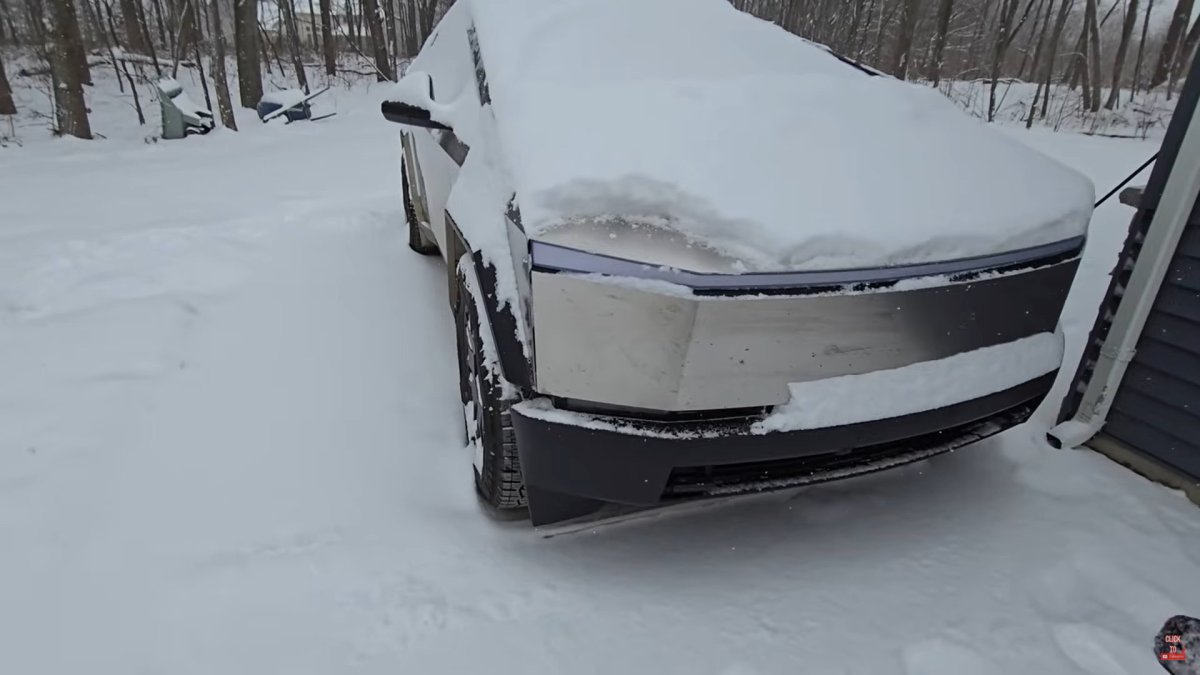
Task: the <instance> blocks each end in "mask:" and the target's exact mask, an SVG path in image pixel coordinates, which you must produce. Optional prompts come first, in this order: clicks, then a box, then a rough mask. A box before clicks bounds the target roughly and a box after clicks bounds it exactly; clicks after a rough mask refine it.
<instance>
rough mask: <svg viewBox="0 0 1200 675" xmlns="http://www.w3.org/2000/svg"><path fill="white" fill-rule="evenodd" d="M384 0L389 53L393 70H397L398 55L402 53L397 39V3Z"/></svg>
mask: <svg viewBox="0 0 1200 675" xmlns="http://www.w3.org/2000/svg"><path fill="white" fill-rule="evenodd" d="M382 1H383V25H384V28H385V29H386V33H387V44H388V55H389V58H390V59H391V60H390V63H391V64H392V72H393V73H394V72H396V55H397V54H399V53H400V50H399V46H400V45H399V43H398V42H397V40H396V5H395V2H394V0H382Z"/></svg>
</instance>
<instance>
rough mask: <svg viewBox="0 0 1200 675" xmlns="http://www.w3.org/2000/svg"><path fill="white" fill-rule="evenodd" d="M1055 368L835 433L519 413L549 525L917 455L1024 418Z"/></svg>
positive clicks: (741, 423) (829, 475)
mask: <svg viewBox="0 0 1200 675" xmlns="http://www.w3.org/2000/svg"><path fill="white" fill-rule="evenodd" d="M1055 375H1056V373H1050V374H1048V375H1045V376H1043V377H1040V378H1038V379H1036V380H1031V381H1029V382H1026V383H1025V384H1022V385H1019V386H1017V387H1013V388H1012V389H1006V390H1004V391H1000V392H997V393H994V394H991V395H988V396H984V397H982V398H978V399H974V400H971V401H966V402H963V403H959V404H956V405H952V406H947V407H945V408H938V409H936V410H930V411H927V412H921V413H915V414H912V415H905V416H903V417H894V418H889V419H883V420H876V421H871V422H862V423H859V424H849V425H845V426H839V427H829V428H824V429H811V430H803V431H788V432H775V433H767V434H752V433H750V427H751V425H752V424H753V422H754V421H755V420H753V419H742V420H736V421H725V422H720V423H713V422H707V423H704V422H648V421H636V422H634V421H630V420H622V419H619V418H598V419H599V420H600V421H602V422H605V424H602V425H596V426H603V427H605V428H593V426H581V425H576V424H569V423H564V422H561V421H550V420H546V419H540V418H539V417H534V416H529V415H527V414H522V412H521V410H520V409H519V408H516V409H514V410H513V411H512V421H513V427H514V430H515V431H516V435H517V448H518V452H519V453H520V459H521V469H522V473H523V474H524V478H525V489H526V494H527V495H528V498H529V512H530V517H531V519H532V521H533V524H534V525H546V524H550V523H556V522H561V521H564V520H569V519H572V518H578V517H581V516H585V515H588V514H590V513H593V512H595V511H596V510H598V509H600V508H601V507H603V506H604V504H605V503H618V504H627V505H633V506H652V505H655V504H660V503H665V502H672V501H676V500H680V499H686V498H695V497H710V496H718V495H728V494H736V493H743V492H754V491H764V490H774V489H783V488H788V487H795V486H798V485H805V484H808V483H816V482H822V481H828V480H835V479H838V478H848V477H850V476H855V475H859V474H863V473H869V472H872V471H879V470H882V469H886V468H889V467H893V466H899V465H901V464H905V463H908V462H913V461H917V460H920V459H924V458H926V457H930V456H933V455H936V454H939V453H942V452H946V451H949V450H953V449H955V448H958V447H961V446H963V445H966V444H968V443H973V442H975V441H978V440H980V439H983V438H987V437H988V436H991V435H993V434H996V433H999V432H1001V431H1003V430H1005V429H1007V428H1009V427H1012V426H1015V425H1017V424H1021V423H1022V422H1024V421H1025V420H1027V419H1029V416H1030V415H1031V414H1032V413H1033V411H1034V410H1035V409H1036V408H1037V406H1038V405H1039V404H1040V403H1041V401H1042V399H1043V398H1044V397H1045V395H1046V393H1047V392H1049V391H1050V387H1051V386H1052V385H1053V384H1054V378H1055Z"/></svg>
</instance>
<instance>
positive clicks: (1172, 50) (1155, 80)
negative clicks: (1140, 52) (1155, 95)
mask: <svg viewBox="0 0 1200 675" xmlns="http://www.w3.org/2000/svg"><path fill="white" fill-rule="evenodd" d="M1192 4H1193V3H1192V0H1179V3H1178V4H1176V5H1175V14H1174V15H1173V16H1172V17H1171V25H1170V27H1168V28H1167V39H1166V40H1164V41H1163V46H1162V49H1161V50H1160V51H1159V52H1158V61H1157V62H1156V63H1155V64H1154V73H1153V74H1152V75H1151V76H1150V89H1153V88H1155V87H1157V86H1158V85H1160V84H1162V83H1163V82H1166V81H1167V78H1168V77H1170V76H1171V67H1172V66H1173V65H1174V64H1175V55H1176V52H1178V51H1179V43H1180V41H1181V40H1182V39H1183V32H1184V31H1185V30H1187V23H1188V19H1189V18H1190V17H1191V15H1192Z"/></svg>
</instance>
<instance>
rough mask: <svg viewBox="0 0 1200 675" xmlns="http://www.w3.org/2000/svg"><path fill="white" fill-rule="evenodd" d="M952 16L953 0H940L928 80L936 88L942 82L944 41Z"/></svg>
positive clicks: (948, 31)
mask: <svg viewBox="0 0 1200 675" xmlns="http://www.w3.org/2000/svg"><path fill="white" fill-rule="evenodd" d="M952 16H954V0H940V2H938V10H937V30H936V32H935V33H934V37H933V53H932V54H931V55H930V59H929V79H930V80H932V81H933V86H934V87H936V86H938V85H939V84H941V82H942V65H943V64H944V62H945V61H944V60H945V53H946V39H947V36H948V35H949V33H950V17H952Z"/></svg>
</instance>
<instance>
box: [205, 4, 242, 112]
mask: <svg viewBox="0 0 1200 675" xmlns="http://www.w3.org/2000/svg"><path fill="white" fill-rule="evenodd" d="M208 13H209V24H210V27H209V34H210V35H211V36H212V76H213V83H214V84H215V86H216V90H217V109H218V110H219V111H220V115H221V124H222V125H224V126H225V128H226V129H232V130H233V131H237V120H235V119H234V117H233V101H231V100H230V98H229V78H228V76H226V74H225V30H224V29H223V28H222V27H221V0H212V2H210V3H209V10H208Z"/></svg>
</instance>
